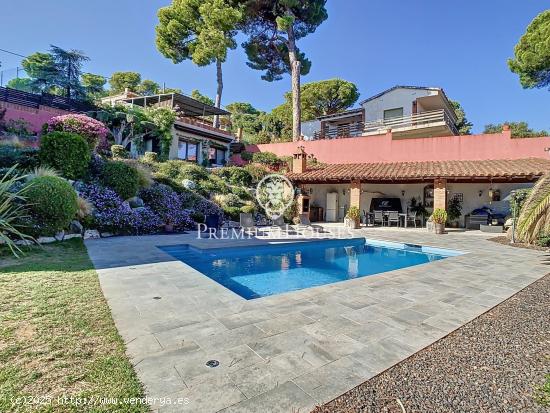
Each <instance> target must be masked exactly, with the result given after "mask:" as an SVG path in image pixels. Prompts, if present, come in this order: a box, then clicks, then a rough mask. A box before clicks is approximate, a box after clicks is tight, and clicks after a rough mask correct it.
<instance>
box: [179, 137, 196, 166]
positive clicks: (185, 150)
mask: <svg viewBox="0 0 550 413" xmlns="http://www.w3.org/2000/svg"><path fill="white" fill-rule="evenodd" d="M178 159H183V160H185V161H190V162H197V144H196V143H193V142H188V141H183V140H180V141H178Z"/></svg>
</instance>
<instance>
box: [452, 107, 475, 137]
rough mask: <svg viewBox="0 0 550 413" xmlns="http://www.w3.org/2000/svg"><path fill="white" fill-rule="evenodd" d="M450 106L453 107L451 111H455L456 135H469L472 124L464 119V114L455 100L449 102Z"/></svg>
mask: <svg viewBox="0 0 550 413" xmlns="http://www.w3.org/2000/svg"><path fill="white" fill-rule="evenodd" d="M451 105H453V109H454V111H455V115H456V119H457V122H456V128H457V129H458V133H459V134H461V135H469V134H470V133H471V132H472V127H473V126H474V125H473V123H472V122H469V121H468V118H466V112H465V111H464V108H463V107H462V105H461V104H460V103H459V102H457V101H456V100H451Z"/></svg>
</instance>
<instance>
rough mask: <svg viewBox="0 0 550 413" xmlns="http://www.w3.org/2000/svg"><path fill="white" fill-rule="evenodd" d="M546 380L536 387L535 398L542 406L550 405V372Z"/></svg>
mask: <svg viewBox="0 0 550 413" xmlns="http://www.w3.org/2000/svg"><path fill="white" fill-rule="evenodd" d="M545 379H546V382H545V383H544V384H543V385H542V386H540V387H538V388H537V389H536V393H535V400H536V401H537V402H538V403H539V404H540V405H542V406H545V407H550V374H547V375H546V377H545Z"/></svg>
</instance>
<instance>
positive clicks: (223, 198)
mask: <svg viewBox="0 0 550 413" xmlns="http://www.w3.org/2000/svg"><path fill="white" fill-rule="evenodd" d="M212 201H214V202H215V203H216V204H218V205H219V206H221V207H222V208H227V207H230V208H231V207H235V208H240V207H241V206H242V205H243V201H241V199H240V198H239V197H238V196H237V195H234V194H223V195H214V197H213V198H212Z"/></svg>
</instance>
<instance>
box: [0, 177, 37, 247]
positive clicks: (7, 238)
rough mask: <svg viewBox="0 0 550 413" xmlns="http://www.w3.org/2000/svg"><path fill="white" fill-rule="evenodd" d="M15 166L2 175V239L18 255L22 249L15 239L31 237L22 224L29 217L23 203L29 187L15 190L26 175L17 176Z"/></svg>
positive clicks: (0, 218)
mask: <svg viewBox="0 0 550 413" xmlns="http://www.w3.org/2000/svg"><path fill="white" fill-rule="evenodd" d="M14 171H15V167H12V168H11V169H9V170H8V171H7V172H6V173H5V174H3V175H2V176H0V240H1V241H3V243H5V244H6V245H7V246H8V248H9V249H10V251H11V252H12V254H14V255H15V256H17V253H18V252H21V249H20V248H19V247H18V246H17V245H16V244H15V243H14V241H13V239H14V238H15V239H31V237H30V236H29V235H26V234H25V233H24V232H25V229H24V228H23V226H22V225H21V223H22V222H24V220H25V219H26V218H27V213H26V211H25V209H24V207H23V205H22V203H23V202H24V201H25V192H26V191H28V189H29V187H28V186H27V187H22V188H20V189H18V190H13V188H14V187H15V186H18V185H16V184H18V183H19V182H20V181H21V180H23V179H24V178H25V177H24V176H17V174H15V173H14Z"/></svg>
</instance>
